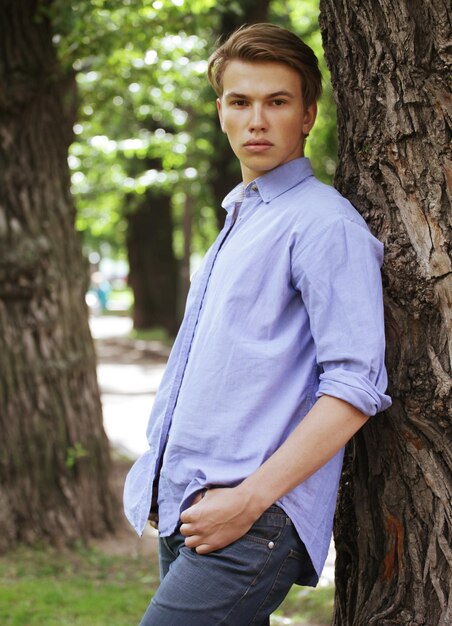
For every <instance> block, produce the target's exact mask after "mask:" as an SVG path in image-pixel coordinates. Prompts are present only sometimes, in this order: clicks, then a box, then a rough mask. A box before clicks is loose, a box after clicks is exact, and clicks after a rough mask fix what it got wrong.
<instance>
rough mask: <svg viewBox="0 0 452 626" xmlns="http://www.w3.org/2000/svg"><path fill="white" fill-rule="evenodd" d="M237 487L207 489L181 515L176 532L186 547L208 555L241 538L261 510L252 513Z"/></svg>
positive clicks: (247, 500) (250, 507)
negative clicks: (181, 536) (183, 540)
mask: <svg viewBox="0 0 452 626" xmlns="http://www.w3.org/2000/svg"><path fill="white" fill-rule="evenodd" d="M253 508H254V507H253V506H251V503H250V501H249V499H248V498H247V497H246V495H245V494H244V493H243V491H242V490H241V489H240V487H233V488H220V489H210V490H208V491H206V492H205V495H204V497H202V496H201V495H198V496H197V497H196V499H195V504H193V505H192V506H191V507H190V508H188V509H186V510H185V511H183V512H182V514H181V516H180V518H181V521H182V526H181V527H180V532H181V533H182V534H183V535H184V536H185V537H186V539H185V545H186V546H187V548H194V549H195V550H196V552H197V553H198V554H208V553H209V552H213V551H214V550H219V549H220V548H224V547H225V546H228V545H229V544H231V543H232V542H233V541H236V540H237V539H239V538H240V537H243V535H244V534H245V533H247V532H248V530H249V529H250V528H251V526H252V525H253V524H254V522H255V521H256V519H257V518H258V517H259V516H260V515H261V513H262V512H263V511H260V510H256V509H255V508H254V510H253Z"/></svg>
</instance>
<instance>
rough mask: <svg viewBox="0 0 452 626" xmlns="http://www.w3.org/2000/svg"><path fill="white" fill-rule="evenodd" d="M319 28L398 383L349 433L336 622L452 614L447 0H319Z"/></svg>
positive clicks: (345, 181)
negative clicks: (373, 239) (376, 268)
mask: <svg viewBox="0 0 452 626" xmlns="http://www.w3.org/2000/svg"><path fill="white" fill-rule="evenodd" d="M321 29H322V32H323V40H324V45H325V50H326V56H327V60H328V64H329V66H330V70H331V75H332V82H333V87H334V91H335V96H336V100H337V106H338V132H339V168H338V171H337V178H336V186H337V187H338V189H339V190H340V191H341V192H342V193H343V194H344V195H345V196H346V197H348V198H349V199H350V200H351V201H352V202H353V204H354V205H355V206H356V207H357V208H358V210H359V211H360V212H361V214H362V215H363V216H364V218H365V219H366V221H367V222H368V224H369V226H370V228H371V230H372V231H373V232H374V233H375V234H376V235H377V237H379V239H380V240H382V241H383V242H384V244H385V249H386V261H385V265H384V270H383V279H384V287H385V305H386V331H387V366H388V373H389V379H390V393H391V395H392V397H393V406H392V407H391V409H389V410H388V411H386V412H385V413H384V414H382V415H379V416H377V417H375V418H372V419H371V420H370V421H369V422H368V424H367V425H366V427H365V428H364V429H363V431H362V432H361V433H360V434H359V436H357V437H356V440H355V442H354V454H353V455H349V457H348V463H347V464H346V467H345V471H344V475H343V478H342V484H341V492H340V499H339V504H338V510H337V516H336V527H335V537H336V546H337V565H336V584H337V594H336V609H335V618H334V624H335V625H347V626H352V625H353V626H355V625H356V626H358V625H359V626H364V625H365V626H369V625H372V624H377V625H384V626H389V625H393V624H394V625H395V624H397V625H400V624H407V625H408V624H409V625H415V624H416V625H424V626H448V625H450V624H451V623H452V593H451V589H452V576H451V572H452V548H451V521H452V509H451V501H452V494H451V492H452V484H451V469H452V453H451V445H450V444H451V439H450V434H451V420H450V399H451V377H450V373H451V365H450V354H451V345H450V337H451V332H450V331H451V298H452V296H451V281H452V273H451V270H452V268H451V260H450V256H449V253H450V242H451V224H450V215H451V213H450V204H451V187H452V155H451V151H450V145H451V144H450V139H451V136H450V135H451V133H450V130H451V109H450V104H451V97H450V91H449V90H448V82H449V80H450V57H449V56H448V54H447V53H448V46H449V50H450V41H451V25H450V13H449V14H448V9H447V4H446V3H445V2H444V1H443V0H427V1H424V0H422V1H421V0H399V2H396V3H395V2H393V1H392V0H376V1H374V0H359V1H358V0H348V1H347V2H345V1H344V0H339V1H336V0H321ZM448 66H449V67H448ZM449 85H450V83H449Z"/></svg>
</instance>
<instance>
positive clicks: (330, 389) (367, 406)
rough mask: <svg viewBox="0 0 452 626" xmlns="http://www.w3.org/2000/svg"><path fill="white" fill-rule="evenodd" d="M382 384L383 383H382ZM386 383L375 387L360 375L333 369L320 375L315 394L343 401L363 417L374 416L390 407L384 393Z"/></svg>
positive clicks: (387, 397)
mask: <svg viewBox="0 0 452 626" xmlns="http://www.w3.org/2000/svg"><path fill="white" fill-rule="evenodd" d="M382 382H383V381H382ZM385 390H386V381H384V387H383V385H379V384H378V386H377V384H374V383H372V381H371V380H369V378H366V377H365V376H363V375H362V374H357V373H356V372H351V371H349V370H343V369H333V370H329V371H328V372H323V373H322V374H321V375H320V385H319V389H318V391H317V393H316V396H317V398H320V397H321V396H333V397H334V398H339V399H340V400H345V402H348V403H349V404H351V405H352V406H354V407H355V408H357V409H358V410H359V411H361V413H364V415H369V416H371V415H375V414H376V413H378V412H379V411H385V410H386V409H387V408H388V407H390V406H391V404H392V402H391V398H390V397H389V396H388V395H386V394H385V393H384V391H385Z"/></svg>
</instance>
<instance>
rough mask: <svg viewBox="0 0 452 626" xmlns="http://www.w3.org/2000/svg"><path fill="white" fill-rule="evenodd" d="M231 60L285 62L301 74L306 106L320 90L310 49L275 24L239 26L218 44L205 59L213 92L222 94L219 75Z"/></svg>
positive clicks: (320, 76) (316, 70)
mask: <svg viewBox="0 0 452 626" xmlns="http://www.w3.org/2000/svg"><path fill="white" fill-rule="evenodd" d="M233 59H239V60H241V61H249V62H252V63H254V62H259V61H260V62H269V61H271V62H276V63H285V64H286V65H289V66H290V67H292V68H293V69H295V70H296V71H297V72H298V73H299V74H300V77H301V86H302V93H303V101H304V104H305V106H306V107H308V106H310V105H311V104H312V103H314V102H316V101H317V100H318V99H319V98H320V95H321V93H322V75H321V73H320V70H319V64H318V61H317V57H316V56H315V54H314V52H313V50H312V49H311V48H310V47H309V46H308V45H307V44H305V43H304V41H302V40H301V39H300V38H299V37H298V36H297V35H295V34H294V33H292V32H290V30H286V29H285V28H281V27H280V26H275V25H274V24H268V23H261V24H251V25H247V24H245V25H244V26H241V27H240V28H239V29H238V30H236V31H235V32H233V33H232V35H230V36H229V37H228V39H227V40H226V41H225V42H224V43H222V44H220V45H219V47H218V48H217V49H216V50H215V52H214V53H213V54H212V55H211V57H210V59H209V65H208V69H207V76H208V78H209V82H210V84H211V85H212V87H213V88H214V90H215V92H216V94H217V95H218V96H221V95H222V93H223V74H224V71H225V69H226V65H227V63H228V62H229V61H232V60H233Z"/></svg>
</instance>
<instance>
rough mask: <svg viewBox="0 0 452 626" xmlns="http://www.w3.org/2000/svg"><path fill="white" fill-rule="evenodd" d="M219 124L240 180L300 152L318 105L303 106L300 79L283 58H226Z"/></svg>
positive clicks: (287, 159)
mask: <svg viewBox="0 0 452 626" xmlns="http://www.w3.org/2000/svg"><path fill="white" fill-rule="evenodd" d="M217 108H218V114H219V117H220V123H221V128H222V130H223V132H225V133H226V135H227V136H228V139H229V143H230V144H231V148H232V149H233V151H234V153H235V155H236V156H237V158H238V159H239V161H240V165H241V168H242V176H243V182H244V184H245V185H247V184H248V183H249V182H251V181H252V180H254V179H255V178H257V177H258V176H262V174H265V172H269V171H270V170H272V169H274V168H275V167H278V165H282V164H283V163H287V161H291V160H292V159H296V158H297V157H300V156H303V144H304V138H305V136H306V135H307V134H308V133H309V131H310V130H311V128H312V126H313V124H314V121H315V116H316V112H317V108H316V105H315V104H312V105H311V106H309V107H308V108H305V107H304V104H303V98H302V93H301V78H300V75H299V74H298V72H296V71H295V70H294V69H293V68H291V67H289V66H288V65H285V64H284V63H274V62H262V63H261V62H257V63H256V62H247V61H240V60H234V61H229V62H228V64H227V65H226V69H225V71H224V75H223V95H222V96H221V98H219V99H218V100H217Z"/></svg>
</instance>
